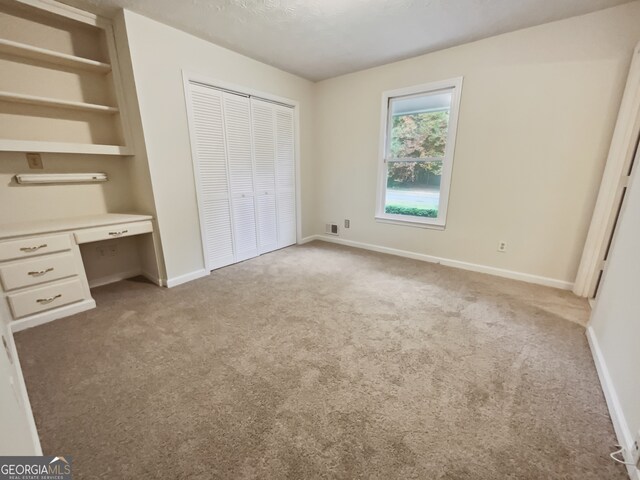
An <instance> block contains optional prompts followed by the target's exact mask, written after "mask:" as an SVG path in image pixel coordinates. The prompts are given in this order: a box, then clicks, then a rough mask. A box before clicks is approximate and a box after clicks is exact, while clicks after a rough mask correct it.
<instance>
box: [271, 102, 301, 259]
mask: <svg viewBox="0 0 640 480" xmlns="http://www.w3.org/2000/svg"><path fill="white" fill-rule="evenodd" d="M274 108H275V120H276V210H277V215H278V247H279V248H282V247H286V246H289V245H292V244H294V243H296V169H295V150H294V118H293V109H292V108H289V107H283V106H280V105H274Z"/></svg>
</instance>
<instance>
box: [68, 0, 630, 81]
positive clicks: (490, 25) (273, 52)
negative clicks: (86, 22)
mask: <svg viewBox="0 0 640 480" xmlns="http://www.w3.org/2000/svg"><path fill="white" fill-rule="evenodd" d="M63 1H65V2H66V3H68V4H70V5H74V6H76V7H80V8H84V9H86V10H90V11H93V12H96V13H101V14H103V15H111V14H113V12H114V11H115V9H117V8H127V9H130V10H132V11H134V12H138V13H141V14H142V15H145V16H147V17H150V18H153V19H155V20H158V21H160V22H162V23H165V24H167V25H171V26H173V27H176V28H179V29H181V30H184V31H186V32H189V33H192V34H194V35H196V36H198V37H201V38H204V39H206V40H210V41H211V42H214V43H216V44H218V45H221V46H223V47H227V48H229V49H231V50H234V51H236V52H239V53H242V54H244V55H247V56H249V57H252V58H255V59H257V60H260V61H262V62H265V63H268V64H270V65H274V66H276V67H278V68H281V69H282V70H286V71H288V72H291V73H295V74H297V75H300V76H302V77H305V78H308V79H310V80H322V79H325V78H330V77H334V76H337V75H341V74H344V73H349V72H354V71H357V70H362V69H364V68H368V67H373V66H377V65H382V64H385V63H389V62H392V61H396V60H401V59H403V58H409V57H413V56H415V55H419V54H422V53H427V52H431V51H434V50H440V49H443V48H447V47H452V46H455V45H460V44H462V43H466V42H469V41H473V40H478V39H481V38H486V37H490V36H493V35H497V34H500V33H506V32H510V31H513V30H518V29H520V28H525V27H530V26H534V25H539V24H542V23H547V22H550V21H554V20H560V19H563V18H568V17H572V16H575V15H581V14H584V13H588V12H593V11H596V10H600V9H603V8H607V7H612V6H615V5H620V4H622V3H627V2H628V1H629V0H188V1H180V0H63Z"/></svg>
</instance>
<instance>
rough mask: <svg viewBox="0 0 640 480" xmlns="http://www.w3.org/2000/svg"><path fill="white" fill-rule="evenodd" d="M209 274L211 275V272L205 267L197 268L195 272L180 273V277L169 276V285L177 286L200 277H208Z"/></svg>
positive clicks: (169, 286)
mask: <svg viewBox="0 0 640 480" xmlns="http://www.w3.org/2000/svg"><path fill="white" fill-rule="evenodd" d="M207 275H209V272H207V271H206V270H205V269H204V268H203V269H201V270H196V271H195V272H191V273H185V274H184V275H180V276H178V277H173V278H168V279H167V287H168V288H171V287H177V286H178V285H182V284H183V283H187V282H190V281H191V280H197V279H198V278H202V277H206V276H207Z"/></svg>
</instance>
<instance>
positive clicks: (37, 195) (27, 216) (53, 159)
mask: <svg viewBox="0 0 640 480" xmlns="http://www.w3.org/2000/svg"><path fill="white" fill-rule="evenodd" d="M42 160H43V163H44V167H45V168H44V169H43V170H29V167H28V166H27V160H26V158H25V155H24V153H14V152H2V153H0V223H14V222H27V221H36V220H46V219H51V218H64V217H73V216H80V215H93V214H100V213H108V212H127V211H130V210H132V203H133V200H132V196H131V191H132V185H131V183H130V182H129V176H128V166H127V158H121V157H104V156H102V155H62V154H42ZM27 172H29V173H42V172H45V173H77V172H106V173H107V174H108V175H109V181H108V182H106V183H94V184H77V185H31V186H24V185H18V184H16V183H15V181H14V180H13V177H14V175H15V174H16V173H27Z"/></svg>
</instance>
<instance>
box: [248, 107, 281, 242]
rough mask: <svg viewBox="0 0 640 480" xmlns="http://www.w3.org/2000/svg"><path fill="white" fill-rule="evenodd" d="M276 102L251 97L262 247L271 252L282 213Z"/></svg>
mask: <svg viewBox="0 0 640 480" xmlns="http://www.w3.org/2000/svg"><path fill="white" fill-rule="evenodd" d="M274 107H275V105H274V104H273V103H270V102H265V101H263V100H257V99H255V98H252V99H251V123H252V127H253V152H254V159H255V161H254V165H255V195H256V204H257V208H258V210H257V221H258V238H259V245H258V250H259V251H260V253H261V254H262V253H266V252H270V251H272V250H275V249H276V248H278V228H277V224H278V216H277V214H276V196H275V195H276V145H275V143H276V138H275V137H276V133H275V125H276V122H275V108H274Z"/></svg>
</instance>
